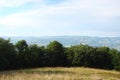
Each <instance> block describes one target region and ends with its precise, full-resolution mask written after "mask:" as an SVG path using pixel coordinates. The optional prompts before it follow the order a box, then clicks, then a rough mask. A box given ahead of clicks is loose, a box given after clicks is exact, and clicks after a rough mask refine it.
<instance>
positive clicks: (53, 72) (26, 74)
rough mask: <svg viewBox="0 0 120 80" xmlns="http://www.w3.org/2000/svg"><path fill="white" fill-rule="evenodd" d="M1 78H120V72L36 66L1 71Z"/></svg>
mask: <svg viewBox="0 0 120 80" xmlns="http://www.w3.org/2000/svg"><path fill="white" fill-rule="evenodd" d="M0 80H120V72H116V71H107V70H99V69H90V68H78V67H77V68H74V67H73V68H62V67H57V68H36V69H25V70H16V71H4V72H0Z"/></svg>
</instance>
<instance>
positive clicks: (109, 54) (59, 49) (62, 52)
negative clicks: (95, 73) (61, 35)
mask: <svg viewBox="0 0 120 80" xmlns="http://www.w3.org/2000/svg"><path fill="white" fill-rule="evenodd" d="M79 66H80V67H81V66H82V67H90V68H100V69H114V70H120V52H119V51H118V50H116V49H110V48H109V47H93V46H89V45H83V44H80V45H74V46H70V47H64V46H63V45H62V44H61V43H60V42H58V41H52V42H50V43H49V44H48V45H47V46H38V45H36V44H32V45H28V44H27V42H26V41H25V40H20V41H18V42H17V43H16V44H13V43H11V42H10V39H3V38H0V70H11V69H23V68H34V67H79Z"/></svg>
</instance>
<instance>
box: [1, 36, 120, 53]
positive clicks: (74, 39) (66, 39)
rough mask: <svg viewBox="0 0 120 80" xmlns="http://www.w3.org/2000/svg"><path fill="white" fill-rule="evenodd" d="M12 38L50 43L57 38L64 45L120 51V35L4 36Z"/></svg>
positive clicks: (15, 40) (13, 39)
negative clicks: (86, 45)
mask: <svg viewBox="0 0 120 80" xmlns="http://www.w3.org/2000/svg"><path fill="white" fill-rule="evenodd" d="M3 38H7V39H8V38H10V39H11V42H12V43H14V44H15V43H16V42H17V41H19V40H23V39H24V40H26V41H27V43H28V44H38V45H44V46H46V45H48V44H49V43H50V42H51V41H53V40H57V41H59V42H60V43H62V44H63V45H64V46H71V45H79V44H88V45H90V46H98V47H99V46H108V47H110V48H115V49H117V50H119V51H120V37H88V36H45V37H3Z"/></svg>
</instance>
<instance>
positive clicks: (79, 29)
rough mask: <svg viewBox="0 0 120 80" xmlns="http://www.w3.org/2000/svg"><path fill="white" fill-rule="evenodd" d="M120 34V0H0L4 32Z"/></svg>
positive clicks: (0, 33) (0, 27) (0, 23)
mask: <svg viewBox="0 0 120 80" xmlns="http://www.w3.org/2000/svg"><path fill="white" fill-rule="evenodd" d="M64 35H69V36H104V37H111V36H112V37H116V36H117V37H120V0H0V36H64Z"/></svg>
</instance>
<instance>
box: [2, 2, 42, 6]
mask: <svg viewBox="0 0 120 80" xmlns="http://www.w3.org/2000/svg"><path fill="white" fill-rule="evenodd" d="M29 2H32V3H38V2H42V0H0V7H16V6H21V5H23V4H26V3H29Z"/></svg>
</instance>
